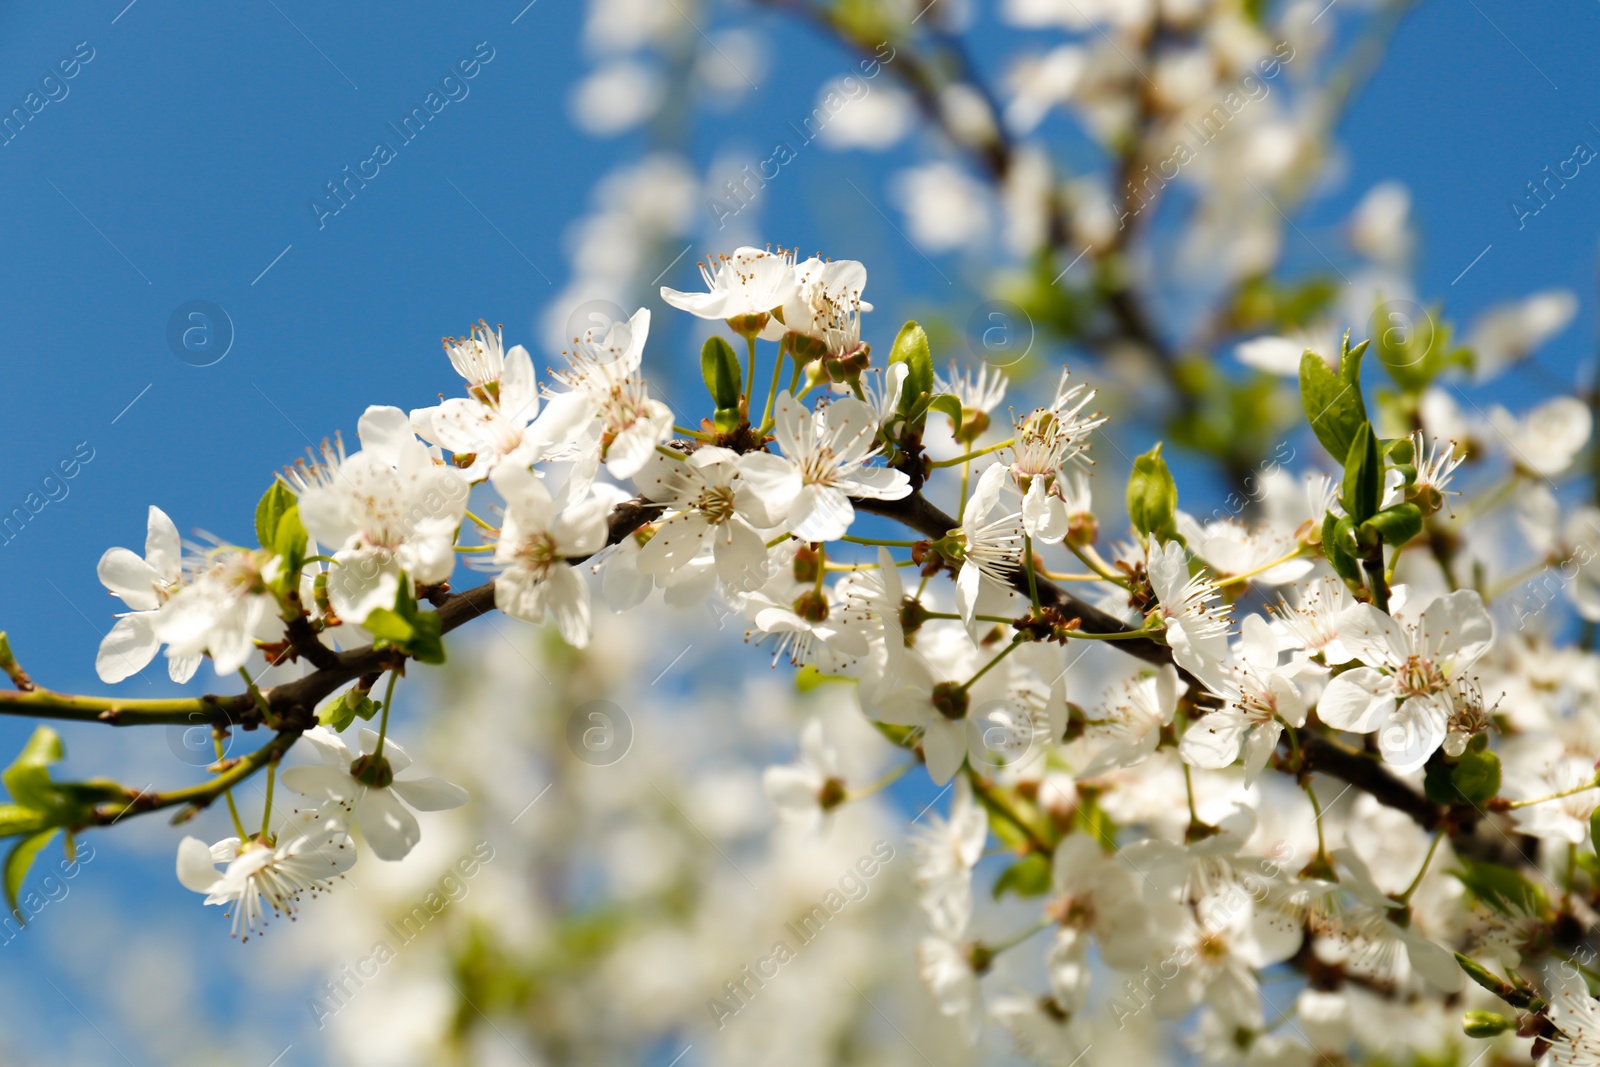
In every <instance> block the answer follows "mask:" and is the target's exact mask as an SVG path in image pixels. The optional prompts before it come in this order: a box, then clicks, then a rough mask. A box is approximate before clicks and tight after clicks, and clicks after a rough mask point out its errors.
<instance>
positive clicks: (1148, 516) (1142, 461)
mask: <svg viewBox="0 0 1600 1067" xmlns="http://www.w3.org/2000/svg"><path fill="white" fill-rule="evenodd" d="M1177 510H1178V486H1177V484H1176V483H1175V482H1173V480H1172V471H1171V470H1169V469H1168V468H1167V461H1166V460H1164V459H1162V458H1161V443H1160V442H1159V441H1158V442H1157V443H1156V446H1155V447H1154V448H1152V449H1151V450H1150V451H1148V452H1146V453H1145V454H1144V455H1142V456H1139V457H1138V458H1137V459H1135V460H1134V461H1133V472H1132V473H1131V474H1130V475H1129V476H1128V518H1129V520H1130V521H1131V522H1132V523H1133V528H1134V529H1136V530H1138V531H1139V532H1140V533H1141V534H1144V535H1145V536H1146V537H1149V536H1152V535H1154V536H1156V537H1159V538H1160V539H1161V540H1163V541H1172V540H1175V539H1176V538H1177V535H1178V527H1177V521H1176V514H1177Z"/></svg>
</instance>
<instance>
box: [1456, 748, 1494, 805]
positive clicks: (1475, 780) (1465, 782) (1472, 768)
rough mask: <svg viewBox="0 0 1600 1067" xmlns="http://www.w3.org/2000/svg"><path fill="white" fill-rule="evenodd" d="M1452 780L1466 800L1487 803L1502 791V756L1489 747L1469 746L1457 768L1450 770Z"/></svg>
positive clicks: (1474, 802)
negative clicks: (1480, 748)
mask: <svg viewBox="0 0 1600 1067" xmlns="http://www.w3.org/2000/svg"><path fill="white" fill-rule="evenodd" d="M1450 782H1451V784H1452V785H1454V786H1455V787H1456V791H1457V792H1458V793H1460V794H1461V796H1462V798H1463V799H1464V800H1468V801H1470V802H1472V803H1473V804H1484V803H1487V802H1488V800H1489V798H1490V797H1493V796H1494V795H1495V794H1496V793H1498V792H1500V757H1499V756H1497V755H1495V754H1494V753H1493V752H1491V751H1490V750H1489V749H1488V748H1484V749H1482V750H1479V749H1477V748H1476V747H1469V748H1468V749H1467V751H1465V752H1463V753H1462V754H1461V760H1460V762H1458V763H1457V764H1456V769H1455V770H1453V771H1451V772H1450Z"/></svg>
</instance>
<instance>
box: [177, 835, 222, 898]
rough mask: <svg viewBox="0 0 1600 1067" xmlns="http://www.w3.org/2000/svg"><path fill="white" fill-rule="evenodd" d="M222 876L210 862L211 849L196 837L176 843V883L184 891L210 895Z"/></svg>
mask: <svg viewBox="0 0 1600 1067" xmlns="http://www.w3.org/2000/svg"><path fill="white" fill-rule="evenodd" d="M221 878H222V876H221V875H220V874H218V873H217V868H216V865H215V864H213V863H212V862H211V847H210V846H209V845H207V844H206V843H205V842H204V841H202V840H200V839H199V838H198V837H186V838H184V839H183V840H182V841H179V842H178V881H179V883H181V884H182V885H183V887H184V888H185V889H192V890H193V891H194V892H196V893H210V892H211V891H212V890H213V889H214V888H215V887H216V884H217V882H219V881H220V880H221Z"/></svg>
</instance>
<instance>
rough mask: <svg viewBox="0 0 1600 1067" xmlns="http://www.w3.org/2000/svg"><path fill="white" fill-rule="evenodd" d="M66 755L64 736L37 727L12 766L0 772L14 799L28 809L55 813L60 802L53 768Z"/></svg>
mask: <svg viewBox="0 0 1600 1067" xmlns="http://www.w3.org/2000/svg"><path fill="white" fill-rule="evenodd" d="M62 755H63V752H62V749H61V735H60V734H57V733H56V732H55V731H54V730H52V729H50V727H48V726H36V727H34V730H33V736H32V737H30V738H28V743H27V744H26V745H24V746H22V751H21V752H20V753H18V754H17V758H16V759H15V760H12V762H11V766H9V767H7V768H6V769H5V771H4V772H0V780H3V781H4V782H5V785H6V792H8V793H10V794H11V799H12V800H13V801H15V802H16V803H18V804H20V805H22V806H23V807H25V808H33V809H35V810H38V811H52V810H54V809H56V808H57V807H59V806H60V803H61V799H60V797H59V795H58V794H57V793H56V790H55V787H54V785H53V784H52V783H51V781H50V765H51V764H52V763H57V762H59V761H60V759H61V757H62Z"/></svg>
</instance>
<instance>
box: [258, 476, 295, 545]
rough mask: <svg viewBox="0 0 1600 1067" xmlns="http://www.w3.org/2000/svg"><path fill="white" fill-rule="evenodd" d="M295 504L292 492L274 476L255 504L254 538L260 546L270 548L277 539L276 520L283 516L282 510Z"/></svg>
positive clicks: (286, 509) (281, 480)
mask: <svg viewBox="0 0 1600 1067" xmlns="http://www.w3.org/2000/svg"><path fill="white" fill-rule="evenodd" d="M294 506H295V497H294V493H292V492H290V491H289V487H288V486H287V485H285V484H283V479H281V478H274V479H273V481H272V485H271V487H270V488H268V489H267V491H266V492H265V493H263V494H262V495H261V500H260V501H259V502H258V503H257V504H256V540H257V542H259V543H260V545H261V547H262V548H269V549H270V548H272V547H273V545H274V544H275V543H276V542H277V540H278V522H279V521H280V520H281V519H282V518H283V514H284V512H286V511H288V510H289V509H290V508H292V507H294Z"/></svg>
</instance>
